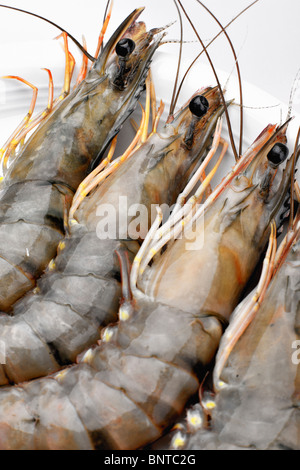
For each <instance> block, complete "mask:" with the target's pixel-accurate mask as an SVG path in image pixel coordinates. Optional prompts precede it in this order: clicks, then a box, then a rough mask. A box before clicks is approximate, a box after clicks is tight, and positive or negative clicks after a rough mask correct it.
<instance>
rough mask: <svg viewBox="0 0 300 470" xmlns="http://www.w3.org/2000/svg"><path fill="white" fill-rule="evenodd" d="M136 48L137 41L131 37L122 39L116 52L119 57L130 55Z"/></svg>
mask: <svg viewBox="0 0 300 470" xmlns="http://www.w3.org/2000/svg"><path fill="white" fill-rule="evenodd" d="M134 48H135V42H134V41H133V40H132V39H130V38H124V39H120V41H119V42H118V43H117V45H116V53H117V55H118V56H119V57H128V56H129V55H130V54H132V52H133V51H134Z"/></svg>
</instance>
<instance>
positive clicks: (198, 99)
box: [189, 95, 209, 118]
mask: <svg viewBox="0 0 300 470" xmlns="http://www.w3.org/2000/svg"><path fill="white" fill-rule="evenodd" d="M189 108H190V111H191V113H192V114H193V115H194V116H196V117H197V118H201V117H202V116H204V114H206V113H207V110H208V108H209V103H208V101H207V99H206V98H205V96H203V95H197V96H195V97H194V98H193V99H192V100H191V101H190V104H189Z"/></svg>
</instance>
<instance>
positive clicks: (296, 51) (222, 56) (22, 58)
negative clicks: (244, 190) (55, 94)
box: [0, 0, 300, 141]
mask: <svg viewBox="0 0 300 470" xmlns="http://www.w3.org/2000/svg"><path fill="white" fill-rule="evenodd" d="M182 1H183V4H184V5H185V7H186V8H187V10H188V12H189V13H190V14H191V16H192V19H193V21H194V22H195V26H196V28H197V30H198V31H199V33H200V34H201V36H202V38H203V39H204V40H205V41H208V40H209V39H211V38H212V37H213V36H214V35H215V34H216V33H217V32H218V31H219V27H218V26H217V25H216V24H215V23H214V21H213V20H212V18H211V17H209V15H208V14H207V13H206V12H205V11H204V10H203V9H202V7H201V6H200V5H199V4H198V3H197V2H196V1H195V0H182ZM205 3H206V5H207V6H208V7H209V8H210V9H211V10H212V11H213V12H214V13H215V15H216V16H217V17H218V18H219V20H220V21H221V23H222V24H223V25H226V24H227V23H228V22H229V21H230V20H231V19H232V18H233V17H234V16H235V15H236V14H237V13H238V12H239V11H241V10H242V9H243V8H244V7H245V6H247V5H248V4H249V3H251V2H250V0H247V1H245V0H206V1H205ZM6 4H7V5H12V6H16V7H19V8H23V9H27V10H30V11H32V12H35V13H37V14H40V15H43V16H46V17H47V18H49V19H51V20H52V21H54V22H57V23H58V24H60V25H61V26H62V27H63V28H65V29H66V30H68V31H69V32H70V33H71V34H73V35H74V36H75V37H76V38H77V39H79V40H80V41H81V37H82V34H84V35H85V37H86V39H87V44H88V50H89V51H90V53H91V54H93V53H94V51H95V46H96V42H97V36H98V32H99V30H100V27H101V24H102V20H103V13H104V9H105V5H106V0H85V1H84V2H83V1H82V0H60V1H58V0H52V1H51V2H48V1H47V2H45V1H44V2H41V1H37V0H26V1H24V0H14V1H9V0H8V1H7V2H6ZM140 6H145V7H146V8H145V11H144V12H143V14H142V16H141V19H142V20H144V21H145V22H146V24H147V27H148V28H150V27H155V26H163V25H166V24H168V23H170V22H172V21H175V20H177V22H176V23H175V24H174V25H173V26H172V27H170V28H169V29H168V35H167V37H168V39H170V40H171V39H174V38H179V22H178V16H177V10H176V8H175V6H174V3H173V0H126V1H125V0H114V8H113V16H112V19H111V23H110V25H109V29H108V35H110V34H111V33H112V31H113V30H114V29H115V28H116V27H117V25H118V24H119V23H120V22H121V21H122V20H123V19H124V18H125V16H126V15H127V14H129V13H130V12H131V11H132V10H133V9H134V8H136V7H140ZM0 19H1V28H0V76H2V75H6V74H17V75H21V76H22V77H24V78H26V79H28V80H31V81H32V82H33V83H34V84H36V85H37V86H39V89H40V99H41V100H42V104H40V106H42V107H43V106H44V105H45V103H46V101H45V100H46V98H47V75H46V73H45V72H44V71H41V68H42V67H48V68H50V69H51V70H52V72H53V74H54V80H55V84H56V85H57V86H59V87H60V86H61V84H62V77H63V69H64V56H63V52H62V50H61V48H60V46H59V44H58V41H54V40H53V38H54V37H55V36H56V35H58V34H59V31H58V30H56V29H55V28H54V27H52V26H50V25H48V24H46V23H44V22H42V21H41V20H39V19H36V18H32V17H28V16H26V15H24V14H22V13H17V12H14V11H10V10H5V9H0ZM299 20H300V3H299V1H298V0H260V1H259V2H258V4H256V5H254V6H253V7H252V8H251V9H250V10H248V11H247V12H246V13H244V14H243V15H242V16H241V17H240V18H239V19H237V21H236V22H235V23H234V24H233V25H231V26H230V28H229V29H228V33H229V34H230V37H231V39H232V42H233V43H234V46H235V48H236V52H237V54H238V57H239V63H240V68H241V72H242V78H243V80H244V81H245V83H246V82H250V83H252V84H254V85H256V86H257V87H259V88H260V89H261V90H264V91H267V92H268V93H270V94H271V95H273V96H271V97H267V99H265V100H264V102H262V100H261V97H260V95H259V94H256V93H255V92H254V93H253V91H252V92H251V93H250V94H247V92H246V93H245V97H244V103H245V105H247V106H249V107H253V108H256V111H255V112H256V114H257V115H260V113H261V115H263V110H261V111H260V110H259V109H258V108H259V107H261V106H263V107H265V106H268V107H270V109H269V111H270V112H269V116H271V117H273V116H274V119H272V120H273V121H274V122H277V121H278V120H279V113H280V109H279V108H278V107H277V108H272V106H274V105H276V104H277V103H278V100H280V101H282V102H284V103H288V102H289V97H290V92H291V89H292V86H293V83H294V80H295V76H296V74H297V71H298V69H299V68H300V28H299ZM184 31H185V39H186V40H187V41H188V40H190V41H196V37H195V35H194V33H193V31H192V30H191V28H190V27H189V25H188V24H187V22H186V21H185V22H184ZM199 50H200V47H199V44H198V43H197V42H192V43H189V44H186V45H185V47H184V58H185V59H186V58H187V57H192V56H194V52H195V51H199ZM72 51H73V52H74V54H75V56H76V59H77V61H78V63H79V62H80V54H78V52H77V49H76V47H73V46H72ZM177 51H178V45H177V44H166V45H164V46H162V47H161V48H160V53H159V54H160V55H158V56H157V57H158V59H156V60H158V62H159V64H160V65H161V69H160V71H159V74H161V73H162V74H163V76H161V77H160V78H161V81H162V82H166V84H167V87H165V88H163V90H164V93H166V94H167V93H169V94H170V93H171V88H172V83H173V72H172V70H171V69H170V68H169V67H168V63H167V59H166V57H168V55H169V54H174V53H177ZM209 52H210V54H211V56H212V59H213V61H214V64H215V66H216V67H217V68H218V69H221V70H224V71H225V75H223V76H222V84H223V85H224V84H225V82H226V79H227V78H228V77H229V75H230V76H231V77H232V78H231V80H234V76H235V72H234V61H233V58H232V53H231V52H230V49H229V46H228V43H227V41H226V40H225V39H224V38H223V37H220V38H218V39H217V41H216V42H215V44H214V46H211V47H210V49H209ZM162 60H163V61H166V64H165V67H163V65H162ZM200 61H201V62H200V63H201V64H202V63H203V64H205V67H206V68H207V65H206V64H207V60H206V59H205V57H204V55H203V56H202V58H201V59H200ZM186 63H187V62H185V63H184V66H185V64H186ZM154 65H155V64H154ZM173 65H174V67H175V64H173ZM196 70H197V74H198V75H197V80H198V82H199V85H197V86H199V87H200V86H204V85H214V84H215V83H203V81H204V79H203V81H202V76H201V67H200V66H198V68H197V69H196ZM211 80H212V81H213V80H214V79H213V77H212V79H211ZM25 88H26V87H25V86H24V85H21V84H18V83H14V84H12V83H8V81H7V80H1V84H0V124H1V126H0V138H1V141H2V140H3V138H5V137H7V126H8V127H10V126H13V123H14V119H15V120H16V123H17V122H18V119H17V118H16V115H17V114H18V113H19V114H20V113H21V112H23V113H24V111H23V109H26V106H28V104H29V102H30V97H31V92H30V91H29V90H27V89H26V90H25ZM184 91H185V93H187V96H189V95H190V94H192V93H193V92H194V91H195V90H194V89H193V90H192V89H191V90H189V89H188V83H187V85H186V87H185V89H184ZM273 97H274V98H273ZM163 98H164V99H165V100H166V101H168V99H169V97H166V96H164V97H163ZM183 98H185V95H184V96H183ZM183 98H182V99H183ZM21 106H25V107H24V108H22V110H21ZM293 110H294V111H295V112H300V88H299V90H297V91H296V92H295V96H294V100H293ZM266 124H267V123H266ZM10 130H11V129H10Z"/></svg>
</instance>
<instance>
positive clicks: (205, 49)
mask: <svg viewBox="0 0 300 470" xmlns="http://www.w3.org/2000/svg"><path fill="white" fill-rule="evenodd" d="M177 1H178V3H179V5H180V6H181V9H182V11H183V13H184V15H185V16H186V18H187V20H188V22H189V23H190V25H191V27H192V28H193V31H194V33H195V34H196V36H197V38H198V40H199V41H200V44H201V46H202V47H203V49H204V52H205V54H206V57H207V59H208V61H209V63H210V66H211V68H212V71H213V73H214V76H215V79H216V81H217V85H218V88H219V90H220V94H221V99H222V102H223V106H224V112H225V116H226V120H227V125H228V132H229V137H230V142H231V147H232V151H233V153H234V157H235V160H236V161H238V159H239V156H238V153H237V150H236V147H235V143H234V138H233V132H232V127H231V122H230V119H229V114H228V109H227V105H226V102H225V98H224V94H223V90H222V87H221V84H220V80H219V77H218V74H217V72H216V69H215V66H214V64H213V62H212V60H211V57H210V55H209V53H208V52H207V48H206V47H205V44H204V42H203V41H202V39H201V37H200V35H199V33H198V31H197V30H196V28H195V26H194V24H193V22H192V20H191V19H190V17H189V15H188V14H187V12H186V10H185V9H184V7H183V5H182V3H181V1H180V0H177Z"/></svg>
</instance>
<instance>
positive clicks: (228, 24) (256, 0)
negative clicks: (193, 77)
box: [174, 0, 259, 154]
mask: <svg viewBox="0 0 300 470" xmlns="http://www.w3.org/2000/svg"><path fill="white" fill-rule="evenodd" d="M258 1H259V0H255V1H254V2H252V3H251V4H250V5H248V6H247V7H246V8H244V10H242V11H241V12H240V13H238V15H236V16H235V17H234V18H233V19H232V20H231V21H230V22H229V23H227V25H226V26H224V28H222V30H221V31H220V32H219V33H218V34H217V35H216V36H215V37H214V38H213V39H212V40H211V41H210V42H209V43H208V44H207V46H206V47H209V46H210V45H211V44H212V43H213V42H214V41H215V40H216V39H217V38H218V37H219V36H220V35H221V34H222V32H225V30H226V29H227V28H229V26H230V25H231V24H232V23H233V22H234V21H235V20H236V19H237V18H239V16H241V15H242V14H243V13H245V12H246V11H247V10H248V9H249V8H250V7H252V6H253V5H254V4H255V3H257V2H258ZM203 52H204V50H202V51H201V52H200V53H199V54H198V55H197V56H196V57H195V59H194V60H193V61H192V63H191V64H190V66H189V67H188V69H187V70H186V72H185V74H184V76H183V78H182V80H181V83H180V85H179V87H178V91H177V94H176V97H175V103H176V102H177V101H178V97H179V94H180V91H181V88H182V86H183V83H184V80H185V79H186V77H187V75H188V73H189V71H190V70H191V68H192V67H193V65H194V64H195V62H196V61H197V60H198V59H199V57H200V56H201V55H202V54H203ZM174 106H175V105H174ZM240 154H241V152H240Z"/></svg>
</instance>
